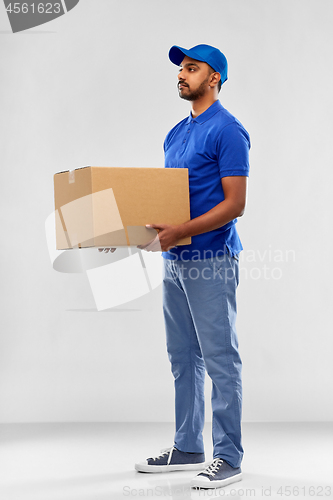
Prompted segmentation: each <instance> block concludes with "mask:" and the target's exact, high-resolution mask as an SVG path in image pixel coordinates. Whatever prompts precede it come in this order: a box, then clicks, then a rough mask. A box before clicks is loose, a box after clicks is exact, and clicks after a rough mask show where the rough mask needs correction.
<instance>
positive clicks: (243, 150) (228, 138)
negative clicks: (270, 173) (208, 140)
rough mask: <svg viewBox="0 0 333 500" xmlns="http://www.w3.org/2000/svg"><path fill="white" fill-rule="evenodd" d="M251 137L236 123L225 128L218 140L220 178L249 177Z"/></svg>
mask: <svg viewBox="0 0 333 500" xmlns="http://www.w3.org/2000/svg"><path fill="white" fill-rule="evenodd" d="M250 147H251V144H250V137H249V134H248V133H247V131H246V130H245V129H244V127H243V126H242V125H241V124H240V123H239V122H237V121H234V122H232V123H230V124H229V125H227V126H226V127H224V128H223V130H222V131H221V133H220V135H219V138H218V140H217V148H218V149H217V159H218V165H219V170H220V177H221V178H222V177H228V176H233V175H244V176H248V175H249V170H250V165H249V150H250Z"/></svg>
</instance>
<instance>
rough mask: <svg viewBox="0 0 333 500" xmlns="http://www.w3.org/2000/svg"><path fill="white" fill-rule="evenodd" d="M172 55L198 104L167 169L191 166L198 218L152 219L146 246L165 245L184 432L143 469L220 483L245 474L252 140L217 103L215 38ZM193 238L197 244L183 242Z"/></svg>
mask: <svg viewBox="0 0 333 500" xmlns="http://www.w3.org/2000/svg"><path fill="white" fill-rule="evenodd" d="M169 58H170V60H171V62H173V63H174V64H176V65H178V66H179V68H180V69H179V74H178V91H179V96H180V97H181V98H182V99H186V100H188V101H190V103H191V107H192V109H191V113H190V116H189V117H188V118H186V119H184V120H182V121H181V122H180V123H178V124H177V125H176V126H175V127H174V128H173V129H172V130H171V131H170V132H169V133H168V135H167V137H166V139H165V143H164V150H165V167H166V168H188V169H189V188H190V210H191V220H189V221H187V222H185V223H184V224H180V225H177V226H172V225H165V224H151V225H149V226H148V227H153V228H155V229H156V230H157V231H158V235H157V236H156V238H155V239H154V240H153V241H151V242H150V243H149V244H148V245H146V246H144V247H143V246H142V247H141V248H144V249H145V250H147V251H158V250H162V251H163V257H164V259H163V265H164V280H163V311H164V318H165V327H166V337H167V350H168V355H169V359H170V362H171V367H172V373H173V375H174V378H175V407H176V408H175V409H176V432H175V439H174V446H173V447H172V448H170V449H167V450H165V451H162V453H161V455H159V456H158V457H155V458H149V459H147V460H146V461H145V462H143V463H141V464H136V465H135V468H136V469H137V470H138V471H140V472H167V471H172V470H200V471H201V472H200V473H199V474H198V475H197V476H196V477H195V478H194V479H193V480H192V482H191V485H192V486H194V487H203V488H218V487H222V486H225V485H227V484H230V483H234V482H236V481H240V480H241V477H242V472H241V468H240V465H241V461H242V457H243V448H242V444H241V399H242V386H241V359H240V356H239V352H238V341H237V334H236V329H235V320H236V288H237V286H238V254H239V252H240V251H241V250H242V245H241V242H240V239H239V236H238V234H237V230H236V227H235V223H236V218H237V217H239V216H241V215H242V214H243V212H244V208H245V202H246V186H247V176H248V173H249V162H248V152H249V148H250V139H249V135H248V133H247V132H246V130H245V129H244V127H243V126H242V125H241V123H240V122H239V121H238V120H237V119H236V118H235V117H233V116H232V115H231V114H230V113H229V112H228V111H227V110H226V109H225V108H224V107H223V106H222V105H221V103H220V101H219V100H218V93H219V91H220V88H221V85H222V84H223V83H224V82H225V81H226V80H227V60H226V58H225V56H224V55H223V54H222V52H220V51H219V50H218V49H216V48H214V47H211V46H209V45H197V46H195V47H193V48H191V49H189V50H187V49H184V48H181V47H178V46H173V47H172V48H171V49H170V52H169ZM156 222H157V221H156ZM188 236H191V237H192V243H191V244H190V245H183V246H182V245H180V246H177V244H178V242H179V241H180V240H181V239H182V238H184V237H188ZM206 371H207V373H208V375H209V376H210V377H211V379H212V411H213V431H212V433H213V445H214V453H213V462H212V463H210V465H208V466H207V467H206V468H205V469H204V466H205V465H207V464H205V455H204V446H203V438H202V430H203V426H204V376H205V372H206ZM203 469H204V470H203Z"/></svg>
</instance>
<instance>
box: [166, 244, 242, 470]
mask: <svg viewBox="0 0 333 500" xmlns="http://www.w3.org/2000/svg"><path fill="white" fill-rule="evenodd" d="M163 261H164V276H163V312H164V320H165V327H166V341H167V351H168V356H169V359H170V362H171V370H172V373H173V376H174V383H175V414H176V415H175V417H176V432H175V440H174V442H175V446H176V448H177V449H179V450H180V451H185V452H192V453H203V451H204V445H203V438H202V430H203V426H204V420H205V415H204V409H205V408H204V380H205V373H206V371H207V373H208V375H209V377H210V378H211V380H212V396H211V402H212V413H213V415H212V434H213V436H212V437H213V446H214V458H217V457H220V458H222V459H224V460H225V461H226V462H228V463H229V464H230V465H231V466H232V467H239V466H240V463H241V461H242V457H243V448H242V444H241V405H242V381H241V367H242V362H241V359H240V355H239V352H238V340H237V333H236V328H235V321H236V289H237V286H238V280H239V269H238V264H239V262H238V257H237V256H236V257H231V256H229V254H224V255H221V256H219V257H212V258H210V259H205V260H200V261H180V260H178V261H176V260H168V259H163Z"/></svg>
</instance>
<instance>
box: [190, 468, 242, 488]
mask: <svg viewBox="0 0 333 500" xmlns="http://www.w3.org/2000/svg"><path fill="white" fill-rule="evenodd" d="M242 477H243V474H242V472H240V473H239V474H235V475H234V476H231V477H228V478H226V479H221V480H220V481H218V480H216V481H214V480H213V481H210V480H209V479H208V477H203V476H197V477H195V478H194V479H192V481H191V486H192V488H223V486H228V484H232V483H237V482H238V481H241V480H242Z"/></svg>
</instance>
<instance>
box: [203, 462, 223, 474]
mask: <svg viewBox="0 0 333 500" xmlns="http://www.w3.org/2000/svg"><path fill="white" fill-rule="evenodd" d="M222 464H223V460H222V458H214V460H213V462H212V463H211V464H210V465H208V467H206V469H205V470H203V471H202V472H201V473H200V474H207V475H208V476H215V474H216V473H217V471H218V470H219V468H220V466H221V465H222Z"/></svg>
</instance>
